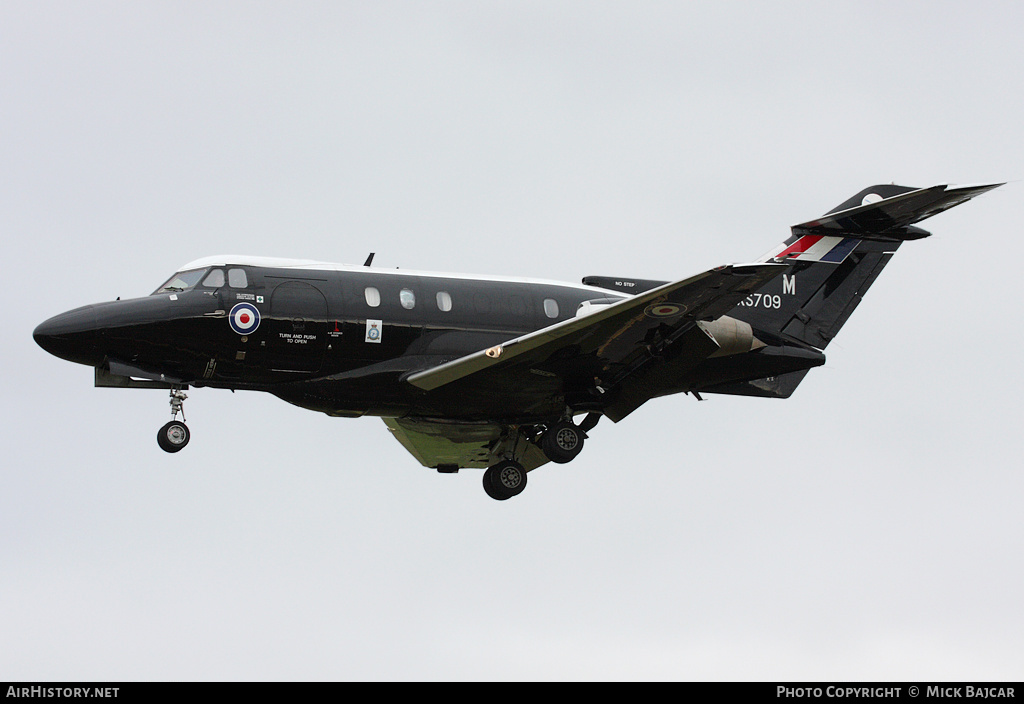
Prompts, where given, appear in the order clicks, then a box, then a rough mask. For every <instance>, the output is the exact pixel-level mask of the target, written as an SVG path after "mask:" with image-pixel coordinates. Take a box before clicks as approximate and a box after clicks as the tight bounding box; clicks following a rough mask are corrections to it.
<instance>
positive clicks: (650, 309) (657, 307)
mask: <svg viewBox="0 0 1024 704" xmlns="http://www.w3.org/2000/svg"><path fill="white" fill-rule="evenodd" d="M685 312H686V306H685V305H683V304H682V303H655V304H654V305H651V306H647V308H645V309H644V313H645V314H646V315H647V316H648V317H650V318H671V317H674V316H676V315H681V314H683V313H685Z"/></svg>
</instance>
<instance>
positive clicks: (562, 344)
mask: <svg viewBox="0 0 1024 704" xmlns="http://www.w3.org/2000/svg"><path fill="white" fill-rule="evenodd" d="M787 269H788V267H787V265H785V264H778V263H760V264H740V265H730V266H722V267H718V268H717V269H712V270H710V271H706V272H704V273H702V274H698V275H697V276H693V277H691V278H689V279H684V280H682V281H675V282H672V283H669V284H665V285H664V286H659V287H658V288H655V289H652V290H651V291H647V292H645V293H642V294H639V295H637V296H634V297H632V298H627V299H625V300H622V301H619V302H616V303H613V304H610V305H607V306H601V307H596V308H594V309H593V312H591V313H589V314H587V315H584V316H582V317H576V318H572V319H570V320H565V321H562V322H561V323H558V324H555V325H552V326H550V327H547V328H544V329H542V330H538V331H536V332H533V333H530V334H527V335H523V336H522V337H517V338H515V339H513V340H509V341H508V342H505V343H503V344H500V345H495V346H494V347H490V348H488V349H486V350H479V351H477V352H474V353H473V354H469V355H466V356H464V357H461V358H459V359H456V360H453V361H451V362H448V363H445V364H441V365H438V366H435V367H433V368H431V369H426V370H423V371H418V372H414V373H412V374H409V375H408V376H407V377H406V380H407V381H408V382H409V383H410V384H412V385H414V386H417V387H419V388H421V389H424V390H427V391H430V390H434V389H438V388H440V387H442V386H445V385H447V384H451V383H452V382H456V381H458V380H461V379H467V378H469V377H474V378H475V377H476V376H479V375H483V374H486V375H488V376H491V375H493V374H499V373H504V372H507V373H508V381H510V382H514V381H515V373H514V372H515V371H517V370H518V371H519V372H523V371H528V372H531V373H533V374H537V375H540V376H547V377H558V378H561V379H563V380H567V379H571V378H575V379H577V380H582V379H590V380H593V379H594V377H598V378H599V379H601V380H604V382H605V383H606V384H609V383H610V382H611V381H612V380H614V379H621V378H622V376H623V375H624V374H628V373H629V372H630V370H633V369H636V368H637V367H638V366H641V365H643V364H644V363H645V362H646V361H647V360H650V359H652V357H653V356H656V354H657V352H658V350H659V349H663V348H664V347H666V346H667V345H669V344H671V343H672V342H675V341H676V340H678V339H679V338H680V337H681V336H682V335H684V334H686V333H687V332H691V331H696V332H697V333H698V335H697V337H698V339H700V340H702V341H703V344H704V346H705V353H706V354H711V353H713V352H714V351H715V350H716V349H717V343H715V342H714V340H713V339H709V338H710V336H709V335H706V334H704V333H703V332H700V331H699V330H697V329H696V325H697V321H700V320H713V319H715V318H718V317H720V316H722V315H724V314H725V313H727V312H728V311H730V310H731V309H732V308H733V307H734V306H735V305H736V304H737V303H738V302H739V301H741V300H742V299H743V298H744V297H746V296H747V295H748V294H749V293H750V292H751V291H756V290H757V289H758V288H760V287H761V286H763V285H764V284H765V283H766V282H768V281H770V280H771V279H773V278H775V277H776V276H778V275H779V274H781V273H782V272H783V271H787ZM533 378H535V379H536V377H533ZM591 385H593V382H592V381H591Z"/></svg>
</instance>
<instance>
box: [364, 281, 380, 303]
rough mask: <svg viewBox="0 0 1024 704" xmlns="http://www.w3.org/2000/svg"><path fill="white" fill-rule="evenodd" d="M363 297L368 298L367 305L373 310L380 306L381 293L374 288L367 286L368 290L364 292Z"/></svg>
mask: <svg viewBox="0 0 1024 704" xmlns="http://www.w3.org/2000/svg"><path fill="white" fill-rule="evenodd" d="M363 295H364V296H366V305H368V306H370V307H371V308H376V307H377V306H379V305H380V291H378V290H377V289H375V288H374V287H373V286H367V287H366V290H365V291H363Z"/></svg>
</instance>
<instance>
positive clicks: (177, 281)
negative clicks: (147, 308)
mask: <svg viewBox="0 0 1024 704" xmlns="http://www.w3.org/2000/svg"><path fill="white" fill-rule="evenodd" d="M205 273H206V269H192V270H191V271H179V272H178V273H177V274H175V275H174V276H172V277H171V278H170V279H168V280H167V282H166V283H165V284H164V285H163V286H161V287H160V288H158V289H157V290H156V291H153V293H154V294H156V293H180V292H181V291H185V290H187V289H190V288H192V287H193V286H195V285H196V284H198V283H199V282H200V281H202V279H203V274H205ZM151 295H152V294H151Z"/></svg>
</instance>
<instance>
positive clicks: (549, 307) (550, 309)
mask: <svg viewBox="0 0 1024 704" xmlns="http://www.w3.org/2000/svg"><path fill="white" fill-rule="evenodd" d="M544 315H546V316H548V317H549V318H557V317H558V301H556V300H555V299H554V298H545V299H544Z"/></svg>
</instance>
